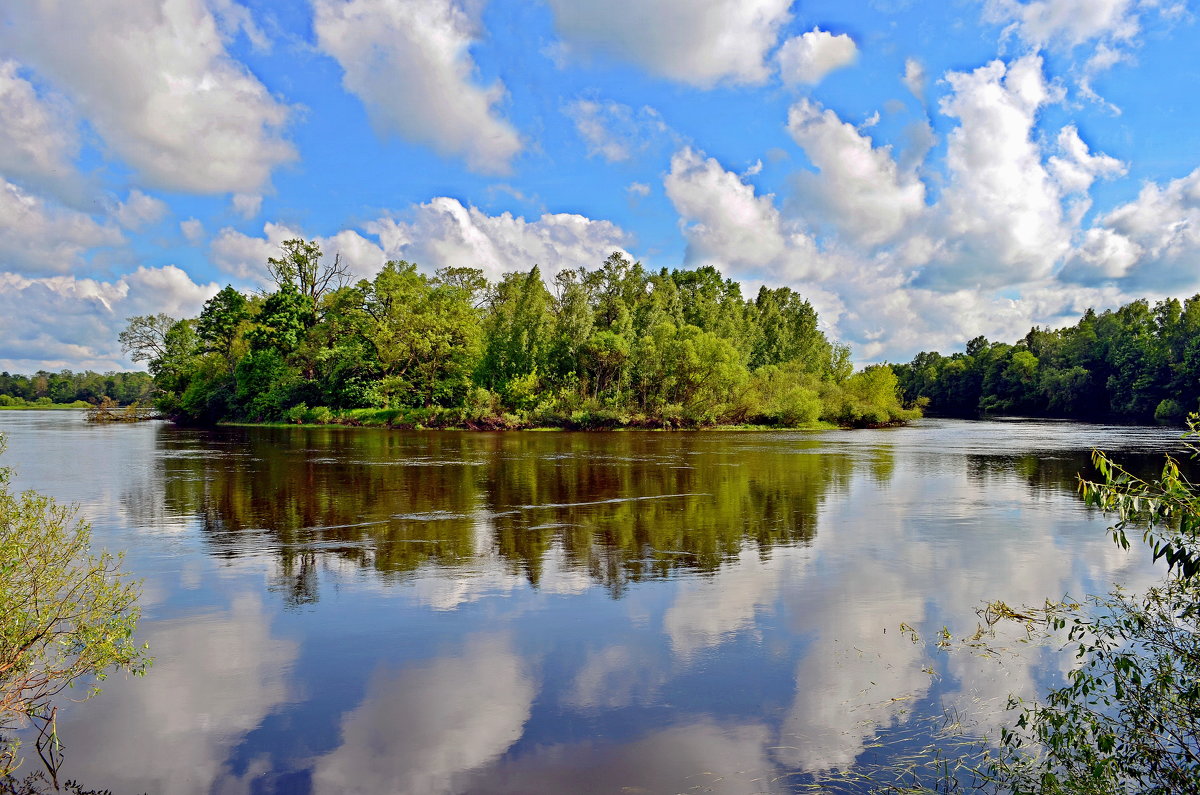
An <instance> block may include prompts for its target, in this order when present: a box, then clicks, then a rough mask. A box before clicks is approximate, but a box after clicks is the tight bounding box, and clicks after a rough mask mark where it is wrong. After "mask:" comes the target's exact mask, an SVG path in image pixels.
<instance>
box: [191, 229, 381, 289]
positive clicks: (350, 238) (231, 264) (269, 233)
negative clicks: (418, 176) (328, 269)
mask: <svg viewBox="0 0 1200 795" xmlns="http://www.w3.org/2000/svg"><path fill="white" fill-rule="evenodd" d="M296 239H305V240H312V241H314V242H316V243H317V245H319V246H320V247H321V258H322V260H323V261H324V262H327V263H329V262H332V261H333V259H334V257H339V258H340V262H341V264H343V265H345V266H346V267H347V268H348V269H349V271H350V273H351V274H352V275H354V276H357V277H360V278H363V277H369V276H373V275H374V274H375V273H376V272H378V271H379V269H380V268H382V267H383V265H384V262H385V261H386V258H385V256H384V252H383V250H382V249H381V248H380V247H379V246H377V245H376V244H374V243H372V242H371V241H369V240H367V239H366V238H364V237H363V236H362V235H360V234H359V233H358V232H356V231H354V230H353V229H343V230H342V231H340V232H338V233H336V234H333V235H330V236H328V237H320V236H316V237H313V236H310V235H306V234H304V232H303V231H301V230H299V229H295V228H293V227H290V226H287V225H286V224H277V223H271V222H268V223H266V224H264V225H263V234H262V237H254V236H251V235H247V234H244V233H242V232H239V231H237V230H236V229H233V228H232V227H225V228H224V229H222V230H221V231H220V232H218V233H217V235H216V237H215V238H213V241H212V244H211V250H212V254H213V260H214V261H215V262H216V264H217V267H219V268H221V270H223V271H225V272H226V273H229V274H232V275H233V276H235V277H236V278H238V279H241V280H243V281H247V282H252V283H256V284H259V285H263V286H265V285H266V284H267V283H268V282H269V274H268V273H267V259H268V258H269V257H277V256H279V246H280V244H281V243H283V242H284V241H285V240H296Z"/></svg>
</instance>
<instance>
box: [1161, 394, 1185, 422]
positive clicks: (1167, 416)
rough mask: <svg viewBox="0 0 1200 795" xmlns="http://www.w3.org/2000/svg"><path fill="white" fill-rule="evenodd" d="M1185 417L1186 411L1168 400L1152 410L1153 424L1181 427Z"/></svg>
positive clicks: (1176, 403)
mask: <svg viewBox="0 0 1200 795" xmlns="http://www.w3.org/2000/svg"><path fill="white" fill-rule="evenodd" d="M1185 416H1187V411H1186V410H1185V409H1184V408H1183V406H1181V405H1179V403H1178V402H1177V401H1174V400H1170V399H1167V400H1163V401H1161V402H1160V403H1159V404H1158V407H1157V408H1155V409H1154V420H1155V422H1161V423H1163V424H1164V425H1181V424H1183V419H1184V417H1185Z"/></svg>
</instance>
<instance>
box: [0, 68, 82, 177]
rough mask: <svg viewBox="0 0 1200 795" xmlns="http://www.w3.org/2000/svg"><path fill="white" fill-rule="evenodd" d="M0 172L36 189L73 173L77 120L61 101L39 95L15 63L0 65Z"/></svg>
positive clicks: (77, 149)
mask: <svg viewBox="0 0 1200 795" xmlns="http://www.w3.org/2000/svg"><path fill="white" fill-rule="evenodd" d="M0 119H4V123H3V124H0V174H2V175H4V176H7V177H10V178H12V179H20V180H25V181H30V182H32V183H34V184H38V185H47V184H50V185H53V184H61V183H62V182H64V181H66V180H68V179H69V178H70V176H72V175H73V174H74V170H75V169H74V165H73V161H74V159H75V156H76V154H78V151H79V135H78V133H77V132H76V126H75V119H74V118H73V117H72V115H71V112H70V109H69V108H68V106H67V103H66V102H65V101H64V100H63V99H62V98H61V97H54V96H49V97H47V96H44V95H40V94H39V93H38V92H37V91H36V90H35V89H34V87H33V84H32V83H30V82H29V81H28V80H26V79H24V78H23V77H21V75H20V74H19V67H18V65H17V63H16V61H0Z"/></svg>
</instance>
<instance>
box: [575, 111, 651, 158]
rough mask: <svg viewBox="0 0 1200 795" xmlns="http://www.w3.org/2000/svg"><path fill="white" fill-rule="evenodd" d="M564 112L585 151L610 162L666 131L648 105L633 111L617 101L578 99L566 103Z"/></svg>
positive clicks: (648, 142) (639, 149)
mask: <svg viewBox="0 0 1200 795" xmlns="http://www.w3.org/2000/svg"><path fill="white" fill-rule="evenodd" d="M565 113H566V114H567V116H568V118H570V119H571V121H573V122H574V123H575V129H576V130H577V131H578V132H579V135H580V136H581V137H582V138H583V140H584V142H585V143H586V144H587V147H588V155H589V156H595V155H600V156H601V157H603V158H604V159H605V160H607V161H608V162H610V163H616V162H619V161H623V160H629V159H630V158H631V157H633V155H634V154H636V153H637V152H639V151H642V150H644V149H646V147H648V146H649V145H650V142H651V141H652V140H653V139H654V138H655V137H656V136H658V135H662V134H663V133H665V132H667V125H666V124H664V123H663V120H662V117H661V116H659V115H658V112H657V111H656V110H654V108H651V107H643V108H642V109H641V110H640V111H634V109H633V108H631V107H629V106H628V105H622V104H620V103H619V102H612V101H608V102H595V101H592V100H586V99H581V100H577V101H575V102H572V103H571V104H570V105H568V106H567V107H566V110H565Z"/></svg>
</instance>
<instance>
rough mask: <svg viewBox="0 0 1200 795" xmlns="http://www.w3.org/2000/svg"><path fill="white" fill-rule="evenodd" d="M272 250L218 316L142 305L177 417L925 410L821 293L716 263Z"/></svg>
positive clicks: (656, 419) (855, 415)
mask: <svg viewBox="0 0 1200 795" xmlns="http://www.w3.org/2000/svg"><path fill="white" fill-rule="evenodd" d="M266 267H267V271H268V273H269V275H270V276H271V281H272V284H273V286H272V288H270V289H269V290H268V292H266V293H265V294H262V295H246V294H243V293H241V292H239V291H238V290H236V289H234V288H233V287H231V286H227V287H225V288H224V289H223V290H221V291H220V292H219V293H218V294H217V295H216V296H215V297H213V298H212V299H210V300H209V301H208V303H206V304H205V306H204V310H203V311H202V312H201V314H200V316H199V318H184V319H180V320H174V319H171V318H165V316H162V315H154V316H144V317H133V318H130V319H129V327H128V329H127V330H126V331H125V332H124V333H123V334H122V335H121V339H122V343H123V344H125V345H126V349H127V350H130V351H131V352H133V354H134V355H135V356H137V357H138V358H139V360H146V361H148V366H149V369H150V372H151V373H152V374H153V375H154V384H155V387H156V389H157V391H158V395H159V408H160V409H161V410H163V411H164V412H166V413H167V414H168V415H170V416H171V417H173V418H175V419H176V420H179V421H183V422H214V421H219V420H241V421H285V420H292V421H308V422H329V421H343V422H355V421H358V420H359V419H361V418H363V417H364V416H367V415H371V416H374V417H376V418H378V417H384V418H385V421H387V422H390V423H393V424H405V423H406V424H422V425H457V426H467V427H524V426H529V425H551V426H566V427H578V428H599V427H612V426H626V425H635V426H636V425H641V426H647V427H677V426H682V427H697V426H706V425H714V424H723V423H754V424H773V425H780V424H784V425H801V424H809V423H815V422H817V421H826V422H835V423H840V424H845V425H866V424H871V425H876V424H888V423H894V422H898V421H903V420H905V419H908V418H910V417H913V416H916V412H915V411H913V410H911V409H905V408H904V407H903V406H902V405H901V403H900V401H899V399H898V396H897V385H896V380H895V376H894V375H893V374H892V372H891V370H890V368H888V367H886V366H884V367H876V368H869V369H868V370H866V371H864V372H862V373H858V374H855V373H853V372H852V370H851V368H850V366H849V356H848V351H847V350H846V349H845V348H844V347H842V346H840V345H837V344H836V343H832V342H831V341H830V340H829V339H828V338H827V337H826V336H825V334H824V332H822V331H821V329H820V325H819V320H818V317H817V313H816V311H815V310H814V309H813V307H812V305H811V304H810V303H809V302H808V301H806V300H805V299H804V298H803V297H802V296H800V295H799V294H797V293H795V292H794V291H792V290H791V289H789V288H786V287H783V288H778V289H770V288H767V287H763V288H762V289H761V290H760V291H759V293H758V295H757V296H756V298H755V299H753V300H747V299H745V298H744V297H743V296H742V294H741V288H740V286H739V285H738V284H737V282H734V281H732V280H730V279H726V278H724V277H723V276H722V275H721V274H720V273H719V272H718V271H717V270H716V269H715V268H712V267H702V268H698V269H696V270H674V271H667V270H666V269H663V270H661V271H659V272H657V273H653V272H650V271H647V270H646V268H645V267H643V265H642V264H641V263H640V262H632V261H630V260H629V259H628V258H627V257H626V256H625V255H624V254H622V253H620V252H615V253H613V254H612V255H611V256H609V257H608V258H607V259H606V260H605V261H604V262H603V263H601V264H600V266H599V267H598V268H596V269H594V270H589V269H587V268H582V267H581V268H576V269H572V270H565V271H562V272H560V273H558V274H557V275H556V276H555V277H554V278H553V279H552V280H550V284H551V285H552V287H553V289H551V287H550V286H548V284H547V279H546V278H545V275H544V274H543V273H542V271H541V269H540V268H539V267H538V266H536V265H534V266H533V267H531V268H530V269H529V270H528V271H524V272H514V273H507V274H505V275H504V276H503V277H502V278H500V279H499V280H498V281H496V282H489V281H488V280H487V279H486V278H484V276H483V273H482V272H481V271H479V270H476V269H473V268H469V267H455V268H445V269H442V270H440V271H438V272H437V273H436V274H433V275H429V274H426V273H423V272H421V271H420V269H419V268H418V267H417V266H416V265H415V264H413V263H409V262H403V261H398V262H389V263H387V265H386V266H385V267H384V268H383V269H382V270H380V271H379V273H377V274H376V275H375V276H374V277H373V278H372V279H363V280H361V281H359V282H358V283H356V284H348V283H346V278H345V276H346V273H345V270H344V268H342V266H341V265H340V261H339V260H338V259H337V258H336V257H334V259H333V260H332V262H329V260H328V259H327V258H325V257H324V255H323V253H322V252H321V249H320V247H319V246H318V245H317V244H316V243H313V242H308V241H302V240H289V241H286V242H285V243H283V244H282V251H281V255H280V256H279V257H272V258H270V260H269V261H268V262H267V265H266ZM372 413H373V414H372Z"/></svg>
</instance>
